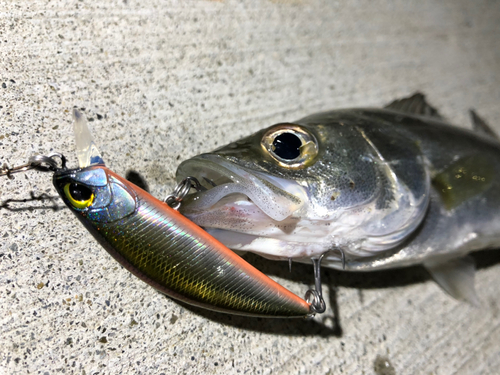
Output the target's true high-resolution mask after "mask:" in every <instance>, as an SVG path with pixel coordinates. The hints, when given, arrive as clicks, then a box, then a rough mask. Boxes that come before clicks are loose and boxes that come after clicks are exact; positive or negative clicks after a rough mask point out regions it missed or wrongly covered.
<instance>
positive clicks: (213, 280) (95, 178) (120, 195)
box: [2, 110, 322, 317]
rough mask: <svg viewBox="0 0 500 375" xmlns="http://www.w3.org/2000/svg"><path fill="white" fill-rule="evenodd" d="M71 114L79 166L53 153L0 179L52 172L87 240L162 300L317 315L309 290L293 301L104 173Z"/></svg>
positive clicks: (266, 313) (183, 190)
mask: <svg viewBox="0 0 500 375" xmlns="http://www.w3.org/2000/svg"><path fill="white" fill-rule="evenodd" d="M74 117H75V134H76V148H77V155H78V159H79V162H80V168H78V169H67V168H66V161H65V158H64V157H63V156H62V155H60V154H53V155H50V156H48V157H44V156H38V157H35V158H34V159H31V160H30V162H29V163H28V164H27V165H24V166H21V167H18V168H13V169H9V168H4V171H3V173H2V174H6V175H10V174H12V173H15V172H20V171H24V170H27V169H31V168H35V169H39V170H45V171H47V170H50V171H53V172H54V175H53V183H54V186H55V188H56V189H57V192H58V193H59V195H60V196H61V198H62V199H63V201H64V203H65V204H66V205H67V206H68V207H69V208H70V210H71V211H72V212H73V213H74V214H75V215H76V217H77V218H78V219H79V220H80V221H81V222H82V224H83V225H84V226H85V227H86V228H87V230H88V231H89V232H90V233H91V234H92V235H93V236H94V238H95V239H96V240H97V241H98V242H99V243H100V244H101V245H102V246H103V247H104V248H105V249H106V250H107V251H108V252H109V253H110V254H111V256H113V258H115V259H116V260H117V261H118V262H119V263H120V264H121V265H122V266H124V267H125V268H126V269H127V270H128V271H130V272H131V273H132V274H134V275H136V276H137V277H139V278H140V279H142V280H143V281H145V282H146V283H148V284H149V285H151V286H153V287H155V288H156V289H158V290H159V291H161V292H163V293H165V294H166V295H168V296H169V297H172V298H175V299H177V300H180V301H183V302H186V303H188V304H191V305H195V306H199V307H203V308H207V309H210V310H216V311H220V312H226V313H232V314H240V315H247V316H263V317H307V316H310V315H313V314H314V313H316V312H322V311H321V310H322V309H321V307H322V304H320V303H319V301H318V299H317V293H315V291H309V292H308V297H307V299H308V300H311V302H307V301H305V300H304V299H302V298H300V297H298V296H296V295H295V294H293V293H292V292H290V291H289V290H287V289H285V288H284V287H283V286H281V285H279V284H278V283H276V282H275V281H273V280H271V279H270V278H269V277H267V276H266V275H264V274H263V273H261V272H260V271H258V270H257V269H256V268H254V267H253V266H251V265H250V264H249V263H247V262H246V261H244V260H243V259H242V258H240V257H239V256H238V255H236V254H235V253H233V252H232V251H231V250H229V249H228V248H227V247H226V246H224V245H223V244H222V243H221V242H219V241H218V240H216V239H215V238H213V237H212V236H210V235H209V234H208V233H207V232H205V231H204V230H203V229H201V228H200V227H199V226H197V225H196V224H194V223H193V222H191V221H190V220H189V219H187V218H186V217H185V216H183V215H181V214H180V213H179V212H178V211H177V210H175V209H174V208H172V207H170V206H169V205H168V204H167V203H165V202H163V201H160V200H158V199H156V198H154V197H153V196H151V195H150V194H148V193H147V192H146V191H144V190H142V189H141V188H139V187H137V186H135V185H134V184H132V183H131V182H129V181H127V180H125V179H124V178H122V177H120V176H118V175H117V174H116V173H113V172H112V171H110V170H109V169H108V168H106V166H105V165H104V162H103V160H102V158H101V156H100V154H99V151H98V150H97V147H96V146H95V144H94V142H93V141H92V137H91V135H90V132H89V130H88V127H87V124H86V120H85V119H84V117H83V116H82V115H81V114H80V113H79V112H78V111H76V110H75V111H74ZM57 158H61V159H62V166H61V167H58V166H57V163H56V161H55V159H57ZM190 188H191V183H190V181H189V179H188V180H187V183H184V184H180V185H179V188H178V189H177V190H176V192H175V194H174V195H172V196H170V197H169V198H170V200H172V201H173V203H174V204H176V203H177V202H178V201H179V200H180V199H181V198H182V195H185V194H187V192H188V191H189V190H190ZM318 306H319V308H318Z"/></svg>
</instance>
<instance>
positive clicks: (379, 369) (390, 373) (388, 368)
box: [373, 355, 396, 375]
mask: <svg viewBox="0 0 500 375" xmlns="http://www.w3.org/2000/svg"><path fill="white" fill-rule="evenodd" d="M373 370H374V371H375V374H377V375H396V370H395V369H394V367H393V366H392V364H391V362H390V361H389V358H387V357H384V356H381V355H377V358H375V361H374V362H373Z"/></svg>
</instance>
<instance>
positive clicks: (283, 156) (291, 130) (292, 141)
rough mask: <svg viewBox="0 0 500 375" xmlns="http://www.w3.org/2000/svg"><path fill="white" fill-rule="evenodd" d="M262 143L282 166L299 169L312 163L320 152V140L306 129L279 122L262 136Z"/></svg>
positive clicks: (266, 150)
mask: <svg viewBox="0 0 500 375" xmlns="http://www.w3.org/2000/svg"><path fill="white" fill-rule="evenodd" d="M261 145H262V147H263V149H264V150H265V152H267V153H268V154H269V155H270V156H271V157H272V158H273V159H274V160H275V161H276V162H277V163H278V164H279V165H280V166H282V167H285V168H288V169H299V168H304V167H306V166H308V165H311V164H312V163H313V162H314V160H315V157H316V155H317V154H318V142H317V141H316V138H315V137H314V136H313V135H312V134H311V133H309V132H308V131H307V130H306V129H304V128H302V127H300V126H298V125H293V124H279V125H276V126H273V127H272V128H270V129H269V130H268V131H267V132H266V133H265V134H264V136H263V137H262V141H261Z"/></svg>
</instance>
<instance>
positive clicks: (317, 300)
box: [305, 247, 345, 314]
mask: <svg viewBox="0 0 500 375" xmlns="http://www.w3.org/2000/svg"><path fill="white" fill-rule="evenodd" d="M335 250H337V251H338V252H339V253H340V261H341V262H342V269H344V270H345V254H344V250H342V249H341V248H340V247H335V248H333V249H331V250H328V251H326V252H324V253H323V254H321V255H320V256H319V258H312V259H311V260H312V263H313V267H314V287H315V289H314V290H313V289H309V290H308V291H307V292H306V296H305V300H306V301H307V302H308V303H310V304H311V310H312V312H313V313H314V314H321V313H324V312H325V310H326V303H325V300H324V299H323V289H322V287H321V260H322V259H323V257H324V256H325V255H326V254H328V253H331V252H333V251H335Z"/></svg>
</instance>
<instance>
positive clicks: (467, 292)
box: [424, 256, 479, 307]
mask: <svg viewBox="0 0 500 375" xmlns="http://www.w3.org/2000/svg"><path fill="white" fill-rule="evenodd" d="M424 267H425V268H426V269H427V270H428V271H429V273H430V274H431V276H432V278H433V279H434V280H435V281H436V282H437V283H438V284H439V286H441V288H443V289H444V291H445V292H447V293H448V294H449V295H451V296H452V297H454V298H456V299H458V300H462V301H465V302H468V303H470V304H471V305H473V306H476V307H478V306H479V299H478V298H477V294H476V289H475V287H474V276H475V273H476V266H475V264H474V259H472V257H470V256H466V257H463V258H456V259H452V260H448V261H445V262H435V261H434V262H432V261H430V262H426V263H424Z"/></svg>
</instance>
